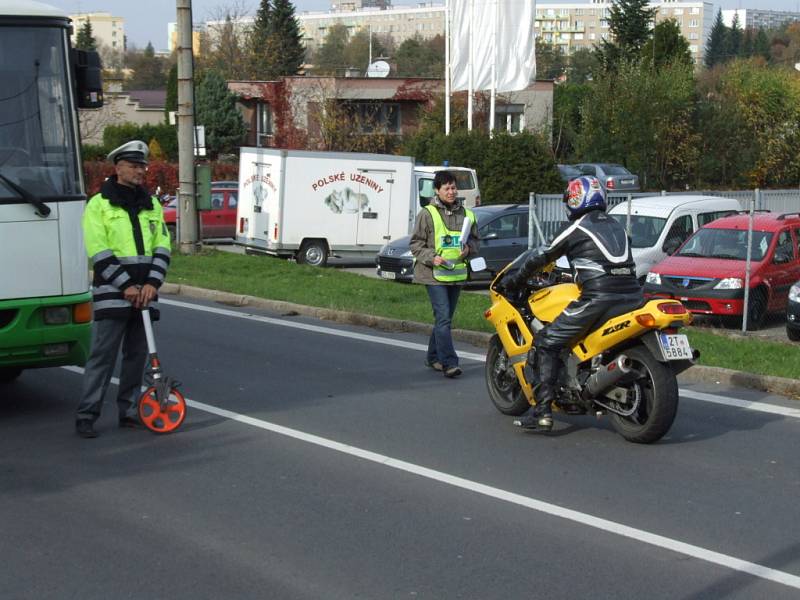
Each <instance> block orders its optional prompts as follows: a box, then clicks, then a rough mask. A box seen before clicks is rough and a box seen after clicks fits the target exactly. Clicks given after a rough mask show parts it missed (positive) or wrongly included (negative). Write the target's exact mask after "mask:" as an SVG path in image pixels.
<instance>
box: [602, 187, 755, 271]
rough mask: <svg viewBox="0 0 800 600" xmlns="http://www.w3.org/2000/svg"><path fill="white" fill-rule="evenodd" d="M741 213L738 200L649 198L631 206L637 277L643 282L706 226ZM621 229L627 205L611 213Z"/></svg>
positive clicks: (690, 196)
mask: <svg viewBox="0 0 800 600" xmlns="http://www.w3.org/2000/svg"><path fill="white" fill-rule="evenodd" d="M741 209H742V207H741V205H740V204H739V201H738V200H734V199H732V198H719V197H717V196H698V195H686V196H684V195H680V196H647V197H645V198H633V199H632V200H631V205H630V219H631V223H630V236H631V250H632V252H633V260H634V261H635V262H636V276H637V277H639V278H643V277H645V276H646V275H647V273H648V272H649V271H650V269H651V268H652V267H653V265H655V264H656V263H659V262H661V261H662V260H664V259H665V258H666V257H667V255H670V254H673V253H674V252H675V251H676V250H677V249H678V248H679V247H680V245H681V244H683V242H685V241H686V239H687V238H688V237H689V236H690V235H692V233H694V232H695V231H697V230H698V229H699V228H700V227H702V226H703V225H706V224H707V223H710V222H711V221H713V220H714V219H719V218H720V217H725V216H727V215H730V214H733V213H735V212H737V211H740V210H741ZM608 214H609V215H611V216H613V217H614V218H615V219H616V220H617V221H619V222H620V223H622V225H624V226H627V223H628V203H627V202H621V203H620V204H617V205H616V206H614V207H613V208H611V209H609V211H608Z"/></svg>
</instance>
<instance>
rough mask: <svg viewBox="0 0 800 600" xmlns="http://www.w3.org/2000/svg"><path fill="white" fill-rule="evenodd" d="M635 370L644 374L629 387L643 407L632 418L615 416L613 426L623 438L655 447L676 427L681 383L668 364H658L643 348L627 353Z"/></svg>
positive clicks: (612, 417) (629, 390)
mask: <svg viewBox="0 0 800 600" xmlns="http://www.w3.org/2000/svg"><path fill="white" fill-rule="evenodd" d="M626 354H627V355H628V357H629V358H630V359H631V362H632V363H633V368H634V369H637V370H638V371H639V372H640V373H641V374H642V375H641V377H639V378H638V379H636V380H635V381H634V382H633V383H631V384H629V385H628V393H629V394H638V395H639V396H640V398H639V407H638V409H637V410H636V412H634V413H633V414H632V415H630V416H627V417H623V416H621V415H616V414H612V415H611V424H612V425H613V426H614V429H616V431H617V433H619V434H620V435H621V436H622V437H624V438H625V439H626V440H628V441H629V442H634V443H637V444H652V443H653V442H657V441H658V440H660V439H661V438H662V437H663V436H664V435H665V434H666V433H667V432H668V431H669V429H670V427H672V423H673V421H674V420H675V415H676V413H677V412H678V381H677V379H676V378H675V374H674V373H673V372H672V370H671V369H670V368H669V366H668V365H666V364H664V363H662V362H659V361H657V360H656V359H655V358H654V357H653V355H652V354H650V352H649V351H648V350H647V349H646V348H643V347H637V348H631V349H630V350H629V351H628V352H626Z"/></svg>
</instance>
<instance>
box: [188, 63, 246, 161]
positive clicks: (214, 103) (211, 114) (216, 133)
mask: <svg viewBox="0 0 800 600" xmlns="http://www.w3.org/2000/svg"><path fill="white" fill-rule="evenodd" d="M195 112H196V115H197V124H198V125H203V126H204V127H205V132H206V148H207V150H208V152H209V154H210V156H211V158H216V157H217V156H218V155H219V154H222V153H228V152H233V151H234V150H235V149H236V148H237V147H238V146H239V144H241V142H242V140H243V139H244V134H245V126H244V120H243V119H242V114H241V113H240V112H239V110H238V109H237V108H236V96H235V95H234V94H232V93H231V92H230V91H229V90H228V86H227V85H226V83H225V80H224V79H223V78H222V77H221V76H220V75H219V73H217V72H216V71H208V72H207V73H206V74H205V75H204V76H203V79H202V81H201V82H200V85H199V86H198V87H197V97H196V98H195Z"/></svg>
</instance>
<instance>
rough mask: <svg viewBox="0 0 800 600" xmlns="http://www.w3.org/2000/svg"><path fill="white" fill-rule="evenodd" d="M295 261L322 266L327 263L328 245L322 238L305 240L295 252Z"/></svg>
mask: <svg viewBox="0 0 800 600" xmlns="http://www.w3.org/2000/svg"><path fill="white" fill-rule="evenodd" d="M297 262H299V263H302V264H306V265H311V266H312V267H324V266H325V265H327V264H328V245H327V244H326V243H325V242H324V241H322V240H306V241H305V242H303V245H302V246H300V250H299V251H298V253H297Z"/></svg>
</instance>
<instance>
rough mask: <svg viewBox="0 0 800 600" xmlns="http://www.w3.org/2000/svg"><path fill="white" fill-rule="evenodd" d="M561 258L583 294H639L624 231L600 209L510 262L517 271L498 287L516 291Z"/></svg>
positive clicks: (577, 220)
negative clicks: (549, 241)
mask: <svg viewBox="0 0 800 600" xmlns="http://www.w3.org/2000/svg"><path fill="white" fill-rule="evenodd" d="M561 256H566V257H567V259H568V260H569V262H570V265H571V266H572V272H573V276H574V279H575V282H576V283H577V284H578V285H579V286H580V287H581V289H582V292H583V293H584V294H586V293H591V292H596V293H601V294H630V293H633V292H637V291H639V292H640V291H641V285H639V282H638V281H637V280H636V265H635V264H634V262H633V255H632V254H631V249H630V243H629V240H628V235H627V233H626V232H625V228H624V227H623V226H622V225H620V224H619V223H618V222H617V221H616V220H615V219H614V218H613V217H609V216H608V215H607V214H606V213H605V212H604V211H603V210H591V211H589V212H587V213H586V214H583V215H581V216H580V217H578V218H577V219H575V220H574V221H568V222H567V223H565V224H564V225H563V226H562V227H561V229H559V231H558V233H556V235H555V237H554V238H553V241H552V242H551V243H550V245H549V246H542V247H540V248H534V249H532V250H528V251H527V252H525V253H524V254H522V255H521V256H520V257H519V258H518V259H517V260H515V261H514V262H516V263H518V264H519V265H520V267H519V269H518V270H517V271H516V272H510V273H509V275H507V276H506V277H505V278H504V279H503V281H502V283H501V285H502V286H503V287H505V288H506V289H507V290H509V291H512V292H514V291H518V290H519V289H520V288H521V287H522V286H523V285H524V284H525V282H526V281H527V280H528V279H529V278H530V277H531V276H532V275H533V274H534V273H536V272H537V271H539V270H541V269H542V267H544V266H545V265H547V264H549V263H551V262H553V261H554V260H556V259H558V258H559V257H561ZM512 269H513V267H512Z"/></svg>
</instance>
